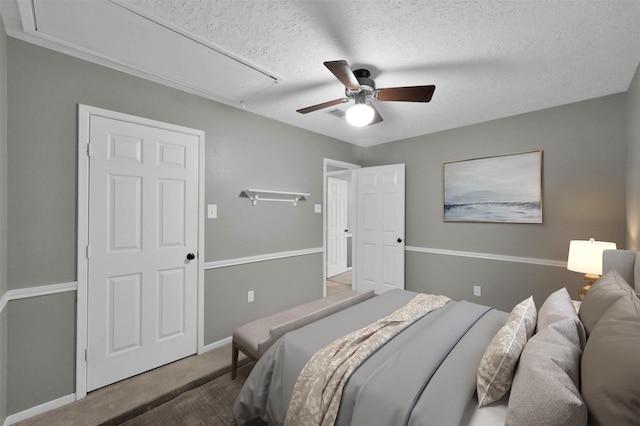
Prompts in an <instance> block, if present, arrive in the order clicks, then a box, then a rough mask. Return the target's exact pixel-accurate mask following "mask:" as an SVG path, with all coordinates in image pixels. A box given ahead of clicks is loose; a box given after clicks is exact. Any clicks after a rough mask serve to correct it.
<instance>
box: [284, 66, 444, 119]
mask: <svg viewBox="0 0 640 426" xmlns="http://www.w3.org/2000/svg"><path fill="white" fill-rule="evenodd" d="M324 66H325V67H327V68H328V69H329V71H331V72H332V73H333V75H335V76H336V78H337V79H338V80H340V82H341V83H342V84H344V87H345V89H344V93H345V96H346V97H345V98H340V99H335V100H333V101H329V102H323V103H321V104H317V105H312V106H309V107H306V108H301V109H298V110H296V111H297V112H299V113H300V114H308V113H310V112H313V111H317V110H319V109H323V108H328V107H331V106H334V105H339V104H343V103H346V102H349V101H350V100H352V99H353V100H355V105H354V106H352V107H351V108H349V109H348V110H347V115H346V118H347V121H348V122H349V124H352V125H354V126H358V127H361V126H366V125H367V124H376V123H379V122H381V121H382V116H380V113H379V112H378V110H377V109H376V107H375V106H374V105H373V100H377V101H382V102H389V101H395V102H429V101H430V100H431V97H432V96H433V92H434V91H435V90H436V86H434V85H429V86H408V87H388V88H386V89H376V82H375V81H373V79H371V78H369V77H370V75H371V73H370V72H369V70H366V69H358V70H355V71H351V68H350V67H349V64H348V63H347V61H329V62H325V63H324Z"/></svg>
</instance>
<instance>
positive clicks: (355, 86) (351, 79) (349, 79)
mask: <svg viewBox="0 0 640 426" xmlns="http://www.w3.org/2000/svg"><path fill="white" fill-rule="evenodd" d="M324 66H325V67H327V68H328V69H329V71H331V72H332V73H333V75H335V76H336V78H337V79H338V80H340V82H341V83H342V84H344V87H346V88H347V89H349V90H360V83H358V79H356V76H355V75H353V71H351V68H350V67H349V64H348V63H347V61H329V62H325V63H324Z"/></svg>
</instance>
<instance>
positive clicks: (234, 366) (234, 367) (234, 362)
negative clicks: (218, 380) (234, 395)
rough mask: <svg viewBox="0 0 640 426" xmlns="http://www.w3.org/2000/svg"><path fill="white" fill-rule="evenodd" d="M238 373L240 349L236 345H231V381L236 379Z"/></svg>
mask: <svg viewBox="0 0 640 426" xmlns="http://www.w3.org/2000/svg"><path fill="white" fill-rule="evenodd" d="M237 371H238V347H237V346H236V344H235V343H231V380H234V379H235V378H236V372H237Z"/></svg>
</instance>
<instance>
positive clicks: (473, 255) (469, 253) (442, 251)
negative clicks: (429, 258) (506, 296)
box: [405, 246, 567, 268]
mask: <svg viewBox="0 0 640 426" xmlns="http://www.w3.org/2000/svg"><path fill="white" fill-rule="evenodd" d="M405 250H406V251H413V252H418V253H429V254H443V255H446V256H460V257H471V258H475V259H485V260H499V261H502V262H516V263H527V264H530V265H542V266H555V267H558V268H566V267H567V262H566V261H561V260H551V259H538V258H535V257H520V256H507V255H503V254H492V253H479V252H473V251H459V250H447V249H437V248H430V247H415V246H406V247H405Z"/></svg>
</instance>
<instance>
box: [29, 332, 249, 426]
mask: <svg viewBox="0 0 640 426" xmlns="http://www.w3.org/2000/svg"><path fill="white" fill-rule="evenodd" d="M240 362H242V363H246V362H248V360H247V359H246V358H245V357H244V356H243V355H242V354H241V355H240ZM251 365H253V363H251ZM230 369H231V344H228V345H224V346H222V347H220V348H217V349H214V350H211V351H208V352H205V353H203V354H202V355H193V356H190V357H187V358H184V359H182V360H180V361H176V362H173V363H171V364H168V365H165V366H162V367H159V368H156V369H155V370H151V371H149V372H147V373H144V374H140V375H138V376H134V377H131V378H129V379H126V380H123V381H121V382H118V383H115V384H113V385H110V386H106V387H104V388H101V389H98V390H96V391H93V392H90V393H89V394H88V395H87V396H86V397H85V398H83V399H81V400H79V401H76V402H74V403H71V404H67V405H65V406H63V407H60V408H57V409H55V410H52V411H49V412H47V413H44V414H41V415H39V416H36V417H32V418H30V419H27V420H25V421H22V422H19V423H17V424H18V425H21V426H32V425H65V426H76V425H77V426H89V425H102V424H107V425H113V424H119V423H121V422H123V421H126V420H129V419H131V418H132V417H135V416H137V415H139V414H141V413H142V412H145V411H148V410H150V409H152V408H154V407H156V406H159V405H160V404H163V403H165V402H167V401H169V400H171V399H172V398H175V397H176V396H178V395H181V394H183V393H184V392H185V391H187V390H190V389H193V388H195V387H198V386H201V385H202V384H203V383H207V382H210V381H211V380H213V379H215V378H217V377H222V376H225V375H226V376H230V374H229V373H228V372H229V371H230ZM238 383H239V382H238Z"/></svg>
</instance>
